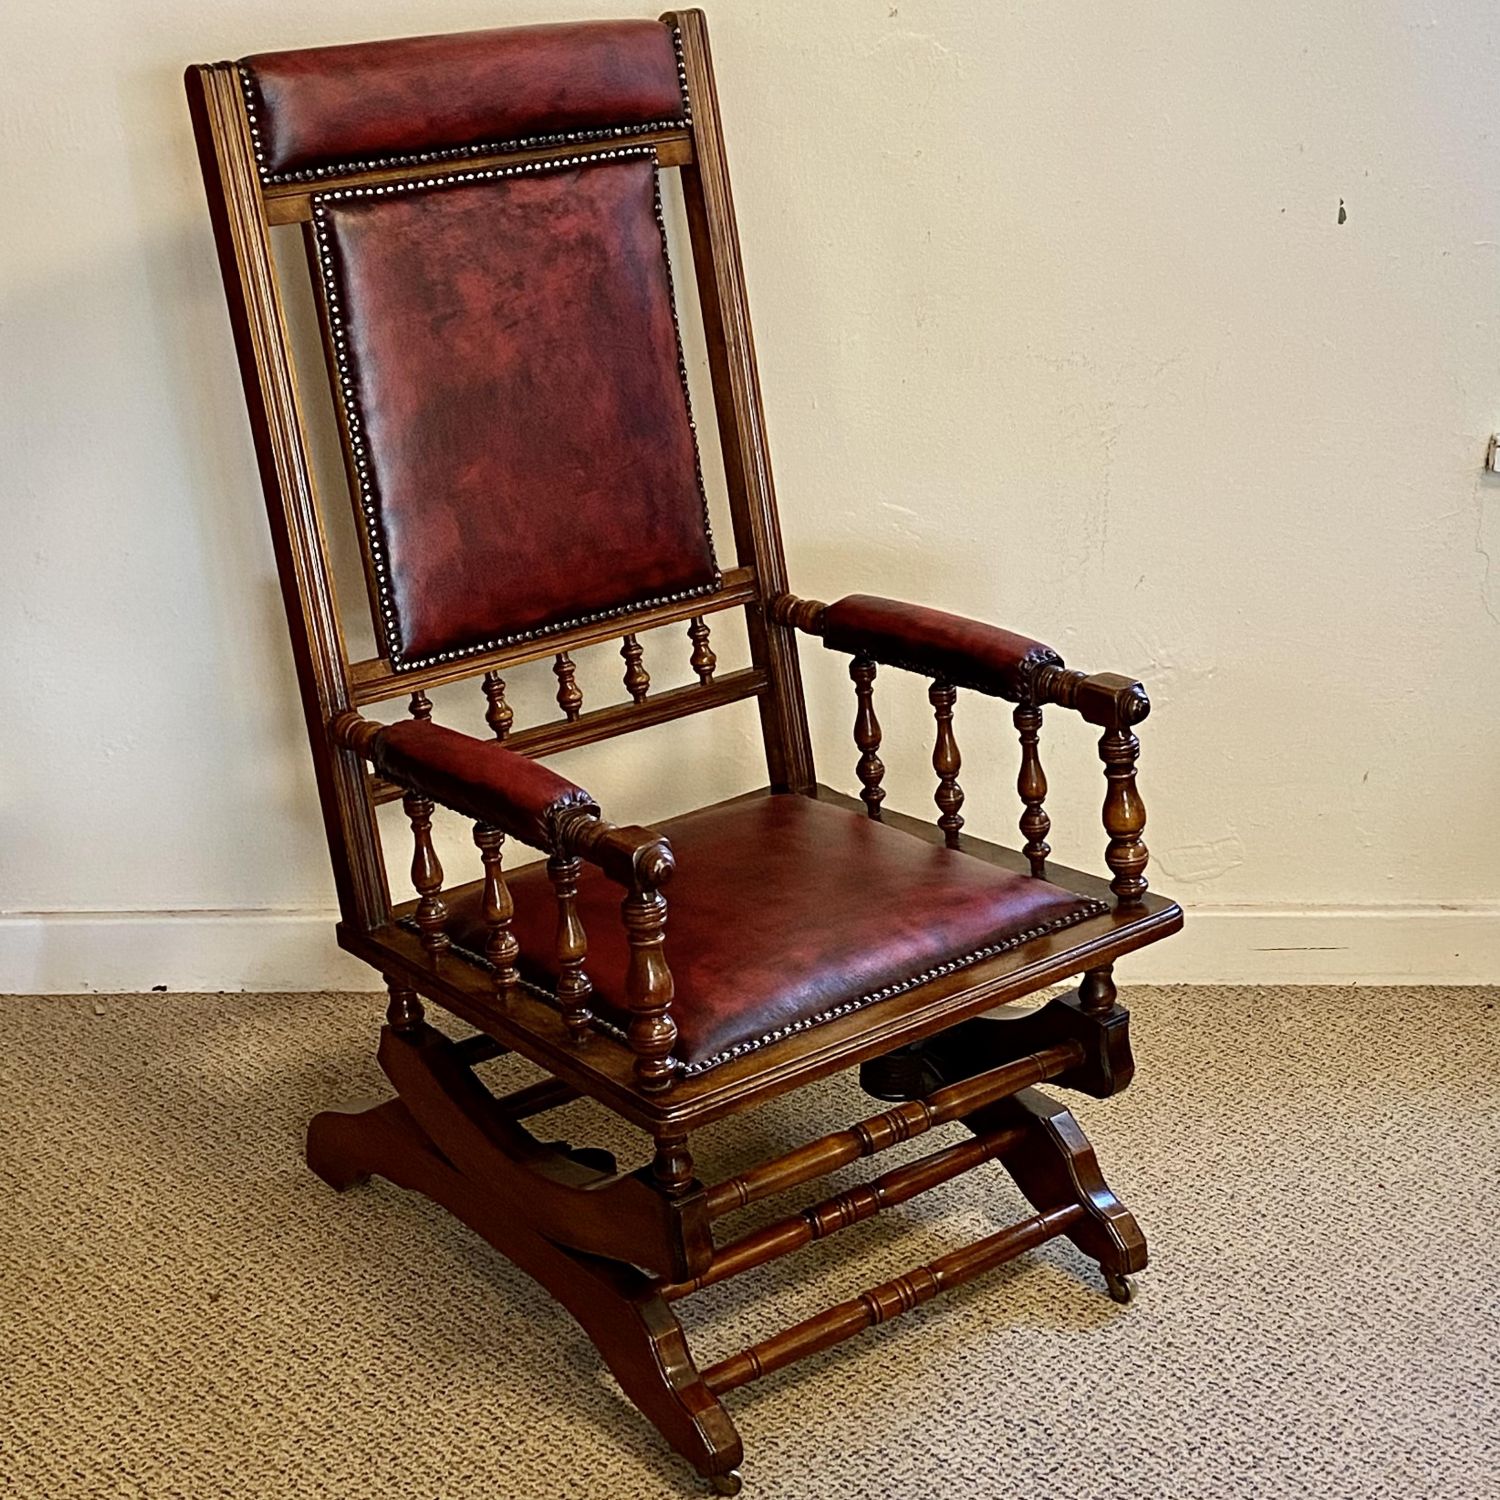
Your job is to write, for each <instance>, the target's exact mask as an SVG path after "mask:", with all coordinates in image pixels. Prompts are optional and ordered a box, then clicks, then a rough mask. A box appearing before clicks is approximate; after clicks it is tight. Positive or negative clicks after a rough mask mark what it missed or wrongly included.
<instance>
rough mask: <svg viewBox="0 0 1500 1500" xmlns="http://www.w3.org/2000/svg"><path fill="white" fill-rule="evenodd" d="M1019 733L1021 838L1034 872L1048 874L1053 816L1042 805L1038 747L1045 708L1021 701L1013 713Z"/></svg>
mask: <svg viewBox="0 0 1500 1500" xmlns="http://www.w3.org/2000/svg"><path fill="white" fill-rule="evenodd" d="M1012 718H1013V720H1014V722H1015V726H1016V732H1017V733H1018V734H1019V735H1020V737H1021V770H1020V773H1019V774H1018V775H1017V777H1016V791H1017V792H1018V793H1019V794H1020V798H1021V803H1022V807H1023V811H1022V813H1021V837H1022V838H1023V839H1025V840H1026V844H1025V847H1024V849H1023V850H1022V852H1023V853H1024V854H1025V856H1026V858H1027V859H1028V860H1030V861H1031V873H1032V874H1033V875H1045V874H1046V873H1047V856H1048V855H1049V854H1051V853H1052V847H1051V845H1050V844H1048V842H1047V835H1048V834H1049V833H1050V832H1051V831H1052V819H1051V818H1049V817H1048V816H1047V810H1046V808H1045V807H1044V806H1043V805H1042V804H1043V803H1044V802H1045V801H1046V799H1047V775H1046V772H1044V771H1043V770H1042V757H1041V751H1040V749H1039V748H1038V745H1039V741H1040V738H1041V730H1042V711H1041V709H1040V708H1038V707H1037V706H1036V705H1035V704H1034V703H1018V704H1017V705H1016V711H1015V713H1014V714H1013V715H1012Z"/></svg>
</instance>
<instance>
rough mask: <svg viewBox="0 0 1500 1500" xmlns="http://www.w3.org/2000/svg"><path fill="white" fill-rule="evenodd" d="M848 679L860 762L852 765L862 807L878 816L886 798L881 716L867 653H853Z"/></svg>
mask: <svg viewBox="0 0 1500 1500" xmlns="http://www.w3.org/2000/svg"><path fill="white" fill-rule="evenodd" d="M849 679H850V681H851V682H853V684H854V696H855V699H856V701H857V707H856V708H855V711H854V743H855V744H856V745H858V746H859V764H858V765H857V766H856V767H855V768H854V769H855V774H856V775H857V776H858V777H859V780H860V785H861V786H862V787H863V790H862V791H861V792H860V794H859V795H860V797H861V798H862V799H863V800H864V804H865V811H866V812H868V813H869V815H870V816H871V817H872V818H875V819H877V820H878V819H879V817H880V804H881V803H882V802H884V801H885V788H884V787H883V786H881V784H880V783H881V782H882V781H883V780H884V779H885V762H884V761H882V760H881V758H880V753H879V752H880V720H879V719H877V718H876V717H875V663H874V662H873V661H871V660H870V658H869V657H868V656H856V657H855V658H854V660H853V661H851V662H850V663H849Z"/></svg>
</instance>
